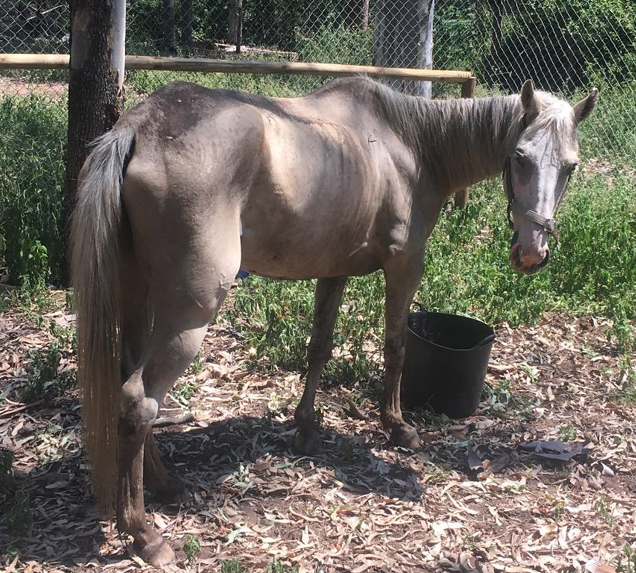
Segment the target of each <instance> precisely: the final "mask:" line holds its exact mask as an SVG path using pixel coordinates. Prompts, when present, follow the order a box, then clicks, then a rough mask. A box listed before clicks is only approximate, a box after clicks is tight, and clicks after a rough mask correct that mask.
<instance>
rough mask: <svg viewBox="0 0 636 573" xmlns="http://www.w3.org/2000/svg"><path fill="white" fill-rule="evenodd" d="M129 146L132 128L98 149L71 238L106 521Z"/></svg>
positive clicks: (82, 377)
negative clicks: (123, 189) (123, 194)
mask: <svg viewBox="0 0 636 573" xmlns="http://www.w3.org/2000/svg"><path fill="white" fill-rule="evenodd" d="M134 141H135V131H134V129H133V128H132V127H115V128H114V129H113V130H112V131H110V132H108V133H106V134H105V135H103V136H102V137H100V138H99V139H98V140H97V141H96V143H95V148H94V149H93V152H92V153H91V155H90V156H89V158H88V159H87V160H86V163H85V164H84V166H83V167H82V171H81V173H80V176H79V187H78V192H77V204H76V206H75V209H74V212H73V216H72V220H71V233H70V239H71V282H72V286H73V289H74V298H75V312H76V315H77V364H78V367H77V377H78V380H79V385H80V389H81V394H82V418H83V423H84V444H85V447H86V450H87V452H88V456H89V459H90V462H91V464H92V479H93V487H94V490H95V495H96V496H97V499H98V503H99V506H100V507H101V509H102V510H103V511H104V513H105V514H106V515H107V516H109V517H110V516H112V515H113V512H114V508H115V502H116V497H117V482H118V463H119V459H118V424H119V397H120V394H121V386H122V380H121V371H120V346H121V314H122V310H121V307H122V305H121V292H120V286H119V265H120V258H121V248H122V246H123V245H122V241H123V237H122V235H123V230H124V227H123V226H124V225H125V224H126V223H125V221H124V216H123V215H124V208H123V204H122V198H121V187H122V182H123V178H124V172H125V169H126V165H127V161H128V160H129V158H130V156H131V154H132V151H133V146H134Z"/></svg>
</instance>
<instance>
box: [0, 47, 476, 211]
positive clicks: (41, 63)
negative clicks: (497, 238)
mask: <svg viewBox="0 0 636 573" xmlns="http://www.w3.org/2000/svg"><path fill="white" fill-rule="evenodd" d="M68 67H69V56H68V55H65V54H0V70H3V69H4V70H17V69H22V70H24V69H30V70H33V69H39V70H55V69H59V70H63V69H68ZM126 69H128V70H162V71H172V72H203V73H213V72H222V73H232V74H297V75H309V76H331V77H344V76H356V75H365V76H368V77H371V78H385V79H396V80H406V81H431V82H447V83H455V84H461V96H462V97H465V98H472V97H475V83H476V79H475V77H474V76H473V74H472V73H471V72H461V71H455V70H421V69H412V68H381V67H377V66H354V65H349V64H315V63H309V62H262V61H249V60H215V59H205V58H164V57H159V56H126ZM467 201H468V189H463V190H462V191H459V192H458V193H457V194H456V195H455V205H456V206H458V207H460V208H463V207H464V206H465V205H466V202H467Z"/></svg>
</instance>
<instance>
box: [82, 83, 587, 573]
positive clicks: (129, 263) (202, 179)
mask: <svg viewBox="0 0 636 573" xmlns="http://www.w3.org/2000/svg"><path fill="white" fill-rule="evenodd" d="M596 99H597V92H596V90H594V91H593V92H592V93H590V94H589V95H588V96H587V97H586V98H584V99H583V100H582V101H580V102H579V103H577V104H576V105H575V106H574V107H571V106H570V105H568V104H567V103H565V102H564V101H560V100H559V99H557V98H555V97H554V96H552V95H549V94H547V93H542V92H536V91H535V90H534V88H533V86H532V83H531V82H526V84H525V85H524V86H523V89H522V90H521V94H520V95H516V96H507V97H492V98H484V99H477V100H445V101H433V100H427V99H423V98H418V97H413V96H406V95H402V94H399V93H396V92H394V91H392V90H391V89H389V88H387V87H385V86H383V85H381V84H378V83H375V82H372V81H370V80H368V79H362V78H357V79H344V80H338V81H334V82H332V83H330V84H328V85H326V86H324V87H323V88H321V89H319V90H318V91H317V92H315V93H313V94H311V95H308V96H306V97H301V98H297V99H269V98H266V97H260V96H256V95H249V94H246V93H239V92H232V91H210V90H207V89H204V88H202V87H200V86H197V85H193V84H186V83H176V84H171V85H169V86H166V87H164V88H161V89H159V90H157V91H156V92H155V93H154V94H152V95H151V96H150V97H148V99H146V100H145V101H144V102H143V103H141V104H139V105H138V106H136V107H135V108H133V109H132V110H130V111H128V112H127V113H126V114H124V115H123V116H122V118H121V119H120V121H119V122H118V123H117V125H116V126H115V127H114V129H113V130H112V131H111V132H109V133H107V134H106V135H104V136H103V137H102V138H101V139H100V140H99V141H98V142H97V144H96V147H95V149H94V150H93V152H92V154H91V156H90V158H89V159H88V160H87V162H86V164H85V166H84V168H83V170H82V174H81V184H80V188H79V197H78V203H77V206H76V209H75V213H74V217H73V223H72V242H73V254H72V274H73V284H74V287H75V293H76V310H77V316H78V346H79V353H78V360H79V379H80V383H81V386H82V389H83V416H84V424H85V443H86V446H87V450H88V452H89V455H90V458H91V461H92V465H93V478H94V479H93V481H94V485H95V489H96V494H97V496H98V499H99V500H100V502H101V505H102V507H104V508H105V509H107V510H110V511H112V510H113V509H116V515H117V523H118V527H119V529H120V531H123V532H127V533H129V534H130V535H132V536H133V537H134V545H135V547H136V549H137V551H138V553H139V554H140V556H141V557H142V558H143V559H144V560H146V561H148V562H150V563H151V564H153V565H156V566H160V565H162V564H165V563H168V562H170V561H171V560H172V559H173V558H174V554H173V552H172V549H171V548H170V547H169V545H168V544H167V543H166V542H165V540H164V539H163V538H162V537H161V536H160V535H159V534H158V533H157V532H156V531H154V530H153V528H152V527H151V525H149V524H148V523H147V521H146V516H145V512H144V495H143V486H144V483H145V485H146V487H147V488H148V489H149V490H150V491H152V492H154V493H156V494H159V495H161V496H162V497H163V498H164V499H166V498H167V499H170V498H172V499H176V498H178V497H179V495H180V494H181V493H182V489H183V488H182V485H181V484H180V482H179V481H178V480H176V478H173V477H171V476H170V475H169V474H168V472H167V471H166V469H165V468H164V466H163V464H162V462H161V460H160V458H159V453H158V450H157V447H156V445H155V442H154V438H153V435H152V431H151V428H152V424H153V421H154V420H155V417H156V416H157V412H158V410H159V408H160V404H161V402H162V400H163V398H164V396H165V394H166V392H167V391H168V390H169V389H170V387H171V386H172V384H173V383H174V382H175V380H176V379H177V377H178V376H179V375H181V374H182V373H183V371H184V370H185V369H186V368H187V366H188V365H189V364H190V362H191V361H192V359H193V358H194V357H195V355H196V353H197V351H198V349H199V346H200V345H201V342H202V340H203V337H204V335H205V333H206V329H207V325H208V323H209V322H210V321H211V320H213V319H214V317H215V316H216V314H217V312H218V310H219V307H220V305H221V303H222V302H223V299H224V298H225V295H226V294H227V292H228V290H229V289H230V286H231V285H232V283H233V281H234V278H235V276H236V274H237V271H238V270H239V267H240V268H243V269H245V270H248V271H250V272H251V273H254V274H257V275H261V276H265V277H276V278H281V279H308V278H317V279H318V284H317V287H316V299H315V316H314V324H313V329H312V333H311V342H310V344H309V352H308V358H309V372H308V375H307V379H306V384H305V390H304V394H303V396H302V399H301V401H300V404H299V405H298V408H297V410H296V413H295V419H296V422H297V426H298V432H297V435H296V438H295V447H296V448H297V450H299V451H300V452H304V453H308V454H311V453H314V452H317V451H318V450H319V449H320V445H321V443H320V438H319V435H318V433H317V431H316V428H315V425H314V420H315V418H314V398H315V394H316V387H317V385H318V381H319V378H320V376H321V372H322V370H323V367H324V366H325V364H326V362H327V360H328V359H329V357H330V355H331V348H332V332H333V328H334V323H335V321H336V314H337V309H338V307H339V301H340V298H341V296H342V292H343V289H344V287H345V282H346V280H347V277H348V276H351V275H365V274H368V273H372V272H374V271H376V270H378V269H382V270H383V271H384V276H385V280H386V341H385V350H384V352H385V371H386V374H385V395H384V400H383V403H382V407H381V418H382V422H383V424H384V425H385V427H387V428H388V429H390V431H391V439H392V441H393V442H394V443H395V444H398V445H400V446H404V447H407V448H415V447H417V446H418V445H419V438H418V434H417V432H416V431H415V429H414V428H413V427H411V426H409V425H408V424H406V423H405V422H404V420H403V418H402V412H401V409H400V376H401V371H402V363H403V358H404V339H405V326H406V316H407V312H408V308H409V305H410V303H411V299H412V297H413V294H414V293H415V291H416V289H417V287H418V285H419V283H420V280H421V277H422V272H423V260H424V248H425V244H426V240H427V238H428V237H429V235H430V233H431V231H432V230H433V227H434V226H435V223H436V221H437V219H438V217H439V214H440V210H441V208H442V206H443V204H444V202H445V201H446V200H447V199H448V198H449V197H450V196H451V195H452V194H453V193H455V192H456V191H458V190H460V189H463V188H465V187H467V186H469V185H472V184H474V183H476V182H478V181H480V180H482V179H485V178H487V177H491V176H494V175H496V174H498V173H501V172H502V171H503V170H504V169H505V171H506V177H505V181H506V188H507V191H508V194H509V202H510V205H509V211H510V212H511V214H512V219H513V221H514V228H515V231H516V232H515V239H514V244H513V246H512V248H511V251H510V261H511V264H512V266H513V268H514V269H515V270H517V271H519V272H522V273H532V272H535V271H536V270H537V269H539V268H540V267H541V266H542V265H543V264H544V263H545V262H546V261H547V257H548V245H547V235H548V233H554V221H553V219H552V218H553V216H554V211H555V209H556V206H557V205H558V203H559V201H560V199H561V196H562V195H563V192H564V190H565V187H566V184H567V180H568V176H569V174H570V173H571V172H572V170H573V169H574V167H575V166H576V164H577V161H578V154H577V152H578V145H577V139H576V128H577V125H578V123H579V122H580V121H582V120H583V119H585V118H586V117H587V116H588V114H589V113H590V112H591V110H592V108H593V107H594V105H595V103H596ZM509 215H510V213H509Z"/></svg>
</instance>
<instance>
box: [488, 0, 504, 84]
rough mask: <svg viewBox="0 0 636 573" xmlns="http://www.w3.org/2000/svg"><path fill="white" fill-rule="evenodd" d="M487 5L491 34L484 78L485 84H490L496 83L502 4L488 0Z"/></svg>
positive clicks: (500, 38)
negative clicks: (490, 20) (490, 18)
mask: <svg viewBox="0 0 636 573" xmlns="http://www.w3.org/2000/svg"><path fill="white" fill-rule="evenodd" d="M488 7H489V8H490V11H491V12H492V35H491V38H490V52H489V53H488V56H486V61H485V62H484V76H485V77H484V80H485V81H486V84H487V85H489V86H492V85H493V84H495V83H497V80H498V75H499V52H500V50H501V42H502V36H503V32H502V28H503V18H504V6H503V2H502V0H488Z"/></svg>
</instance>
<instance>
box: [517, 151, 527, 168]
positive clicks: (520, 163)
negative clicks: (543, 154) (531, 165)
mask: <svg viewBox="0 0 636 573" xmlns="http://www.w3.org/2000/svg"><path fill="white" fill-rule="evenodd" d="M515 161H516V162H517V165H518V166H519V167H525V165H526V156H525V155H524V154H523V153H520V152H517V153H515Z"/></svg>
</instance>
